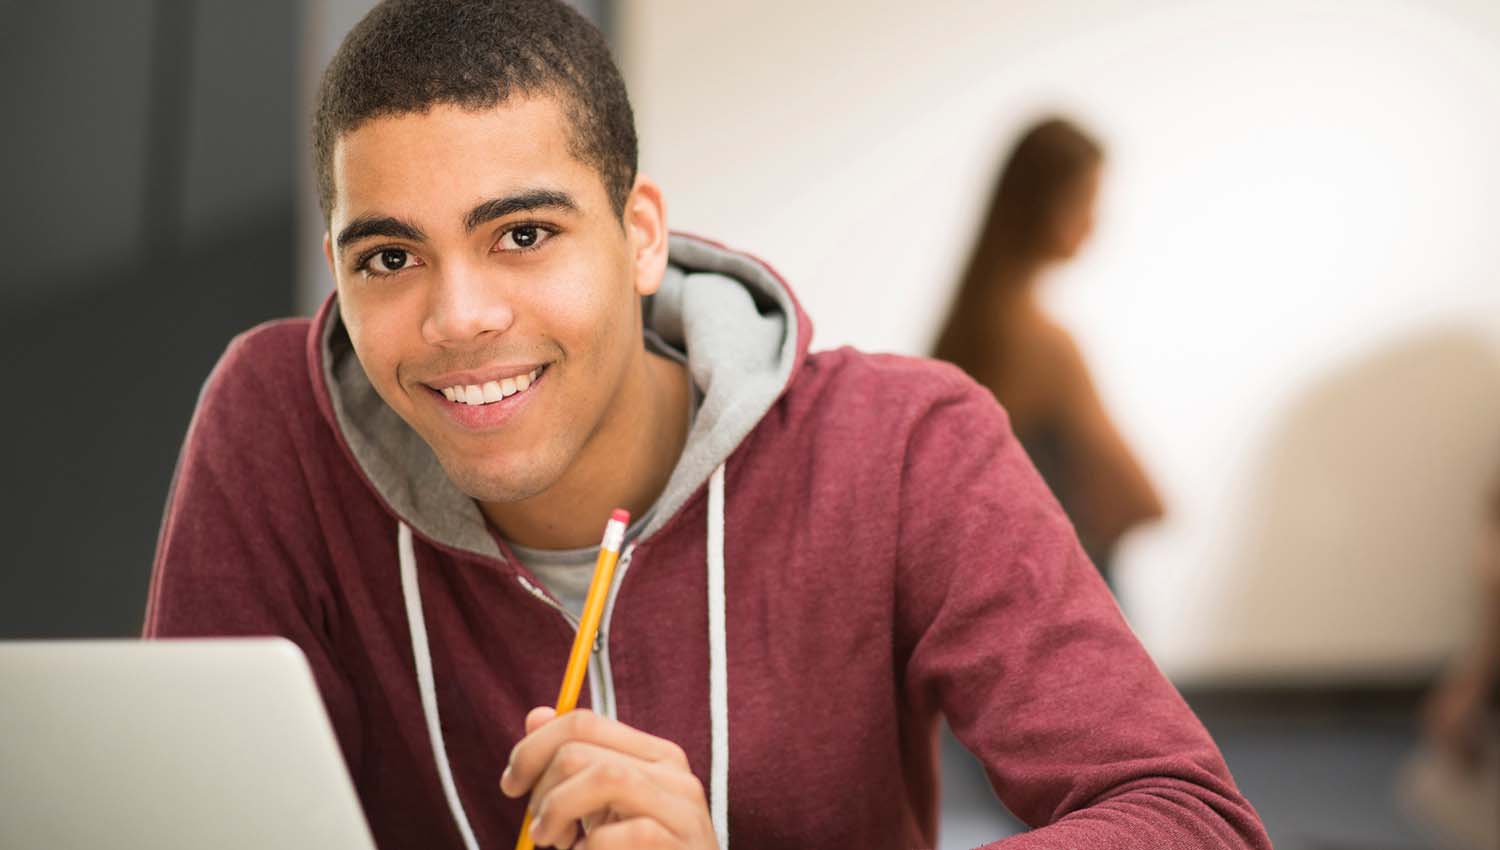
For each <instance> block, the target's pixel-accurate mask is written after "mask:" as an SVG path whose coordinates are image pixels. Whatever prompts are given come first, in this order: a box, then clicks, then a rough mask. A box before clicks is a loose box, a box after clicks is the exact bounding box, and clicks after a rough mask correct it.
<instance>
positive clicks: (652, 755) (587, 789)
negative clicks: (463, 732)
mask: <svg viewBox="0 0 1500 850" xmlns="http://www.w3.org/2000/svg"><path fill="white" fill-rule="evenodd" d="M500 790H501V791H502V792H503V793H505V794H506V795H507V796H510V797H520V796H521V795H523V794H525V793H526V792H527V791H530V792H531V837H532V840H533V841H534V842H535V843H536V845H537V846H538V847H547V846H551V847H563V848H567V847H575V846H576V847H580V848H581V847H583V846H584V843H585V842H584V841H581V840H579V835H578V825H579V823H580V822H581V823H582V824H583V825H584V830H585V832H586V833H587V837H588V840H587V844H588V850H615V848H621V850H624V848H638V847H639V848H667V847H670V848H680V850H716V848H717V847H718V843H717V841H716V839H715V838H714V828H713V823H712V822H711V821H710V820H709V816H708V800H707V797H706V796H705V795H704V793H703V785H702V783H700V782H699V781H698V778H697V777H696V776H694V775H693V772H692V770H690V769H689V768H688V760H687V756H686V755H685V754H684V753H683V751H682V748H681V747H679V746H677V745H676V744H674V743H672V742H671V741H667V740H664V739H662V738H657V737H655V736H652V735H647V734H646V733H645V732H641V731H640V730H638V729H632V728H631V727H629V726H626V725H625V724H623V723H620V722H618V721H615V720H610V719H608V718H605V717H600V716H599V715H597V714H594V713H593V712H591V711H587V710H581V709H580V710H577V711H571V712H569V713H567V714H565V715H563V716H562V717H558V716H557V713H556V712H555V711H553V710H552V709H550V708H534V709H532V710H531V713H530V714H528V715H526V737H525V738H522V739H521V742H520V743H519V744H516V747H515V749H513V750H511V753H510V765H509V766H508V767H506V769H505V773H503V774H502V775H501V776H500ZM575 842H576V843H575Z"/></svg>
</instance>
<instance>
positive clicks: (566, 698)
mask: <svg viewBox="0 0 1500 850" xmlns="http://www.w3.org/2000/svg"><path fill="white" fill-rule="evenodd" d="M629 524H630V514H629V513H628V512H626V511H623V510H619V509H616V510H615V512H614V513H612V514H610V517H609V524H608V525H606V526H604V542H603V543H600V544H599V561H598V562H597V563H596V564H594V578H593V580H592V581H590V582H589V594H588V596H587V597H585V598H584V600H583V617H582V618H581V619H579V621H578V634H577V635H575V636H574V637H573V651H572V652H571V653H569V654H568V667H567V670H566V671H564V672H563V682H562V690H561V691H559V692H558V694H557V713H558V714H567V713H568V712H570V711H572V710H573V709H574V708H576V707H577V706H578V692H579V691H581V690H583V677H584V675H585V674H586V673H588V669H589V653H590V652H591V651H592V650H593V648H594V638H595V637H596V636H597V635H598V633H599V619H600V618H601V617H603V616H604V600H605V599H606V598H608V596H609V585H610V582H611V580H612V579H613V578H614V574H615V564H616V563H617V562H619V560H620V547H621V546H623V545H624V543H625V527H626V526H628V525H629ZM516 850H532V843H531V807H530V806H527V807H526V817H525V819H524V820H522V821H521V835H520V836H519V837H518V838H516Z"/></svg>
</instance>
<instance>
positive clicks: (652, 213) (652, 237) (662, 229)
mask: <svg viewBox="0 0 1500 850" xmlns="http://www.w3.org/2000/svg"><path fill="white" fill-rule="evenodd" d="M624 224H625V239H626V241H627V242H628V243H629V246H630V259H631V265H632V268H633V269H634V272H635V291H636V292H637V293H638V294H640V295H650V294H651V293H653V292H655V291H656V290H657V288H658V287H660V286H661V278H662V275H664V274H666V271H667V210H666V205H665V204H664V203H663V202H662V198H661V187H660V186H657V185H656V183H655V182H654V181H652V179H651V178H649V177H647V176H645V175H644V174H642V175H639V176H637V177H636V179H635V187H634V188H632V189H631V190H630V197H628V198H626V199H625V221H624Z"/></svg>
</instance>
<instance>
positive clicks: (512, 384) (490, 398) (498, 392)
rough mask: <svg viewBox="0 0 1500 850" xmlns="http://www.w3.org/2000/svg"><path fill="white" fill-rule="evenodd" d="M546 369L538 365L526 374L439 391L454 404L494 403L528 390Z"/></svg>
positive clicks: (476, 404)
mask: <svg viewBox="0 0 1500 850" xmlns="http://www.w3.org/2000/svg"><path fill="white" fill-rule="evenodd" d="M545 371H547V367H546V366H538V367H536V368H535V369H532V370H531V371H530V372H528V373H526V374H524V375H517V376H515V377H514V378H506V379H505V380H503V381H488V382H486V383H483V384H455V385H454V386H451V387H443V388H442V389H441V390H438V392H440V393H442V394H443V397H444V398H446V399H448V400H449V401H451V402H453V403H454V404H466V405H469V406H470V407H483V406H484V405H486V404H494V403H495V402H497V401H501V400H503V399H507V398H510V397H511V396H513V395H519V394H520V393H524V392H526V391H527V390H528V389H530V388H531V386H532V385H533V384H535V383H536V382H537V379H539V378H540V377H541V376H542V373H543V372H545Z"/></svg>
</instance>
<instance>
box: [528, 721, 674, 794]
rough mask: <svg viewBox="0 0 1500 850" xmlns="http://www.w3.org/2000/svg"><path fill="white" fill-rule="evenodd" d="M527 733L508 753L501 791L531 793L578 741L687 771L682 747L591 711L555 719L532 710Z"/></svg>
mask: <svg viewBox="0 0 1500 850" xmlns="http://www.w3.org/2000/svg"><path fill="white" fill-rule="evenodd" d="M526 726H527V730H528V733H527V735H526V737H525V738H523V739H521V742H520V743H518V744H516V746H515V749H513V750H511V754H510V765H509V766H508V767H506V769H505V773H504V774H502V775H501V777H500V790H501V791H503V792H504V793H505V794H506V795H508V796H511V797H519V796H521V795H522V794H525V793H526V792H527V791H529V790H531V788H532V786H533V785H535V784H536V781H537V780H538V779H539V778H541V775H542V772H543V771H544V770H546V768H547V766H548V765H549V764H551V763H552V760H553V759H554V758H555V757H556V755H557V751H558V749H559V748H560V747H562V746H563V745H564V744H566V743H569V742H579V743H585V744H593V745H595V746H598V747H602V748H604V749H608V750H614V751H616V752H619V753H622V754H624V755H628V756H631V757H634V758H638V759H642V760H644V761H648V762H660V763H663V764H667V765H672V766H675V767H678V768H681V769H683V770H687V769H688V761H687V756H686V755H685V754H684V753H683V751H682V748H681V747H679V746H677V745H676V744H674V743H672V742H671V741H667V740H665V739H662V738H658V737H656V736H655V735H648V734H646V733H645V732H642V731H640V730H639V729H632V728H631V727H629V726H626V725H625V724H623V723H621V722H619V721H617V720H610V719H609V718H607V717H601V716H599V715H597V714H595V713H593V712H592V711H588V710H586V709H579V710H576V711H570V712H568V713H567V714H564V715H562V716H561V717H557V716H555V715H554V714H552V713H551V709H545V710H543V709H533V710H532V712H531V713H530V714H528V715H527V716H526Z"/></svg>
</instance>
